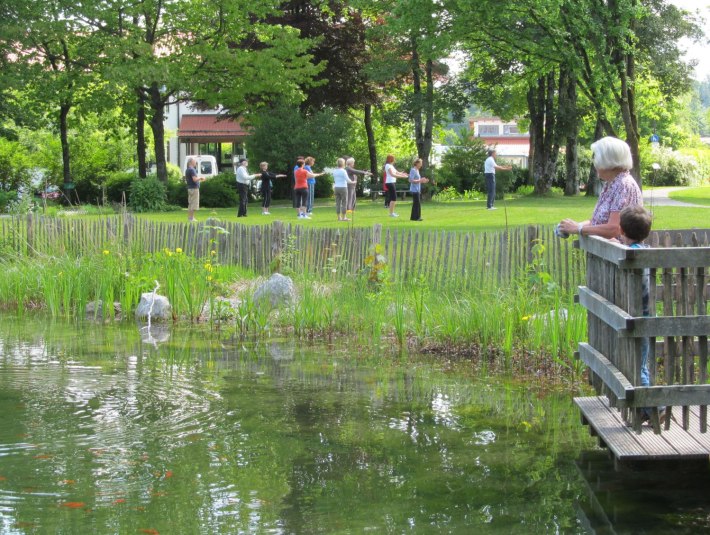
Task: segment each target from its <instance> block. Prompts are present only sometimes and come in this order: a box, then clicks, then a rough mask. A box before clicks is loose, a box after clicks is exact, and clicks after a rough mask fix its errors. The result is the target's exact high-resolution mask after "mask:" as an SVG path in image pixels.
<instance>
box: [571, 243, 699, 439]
mask: <svg viewBox="0 0 710 535" xmlns="http://www.w3.org/2000/svg"><path fill="white" fill-rule="evenodd" d="M709 240H710V231H707V230H704V231H673V232H657V233H654V234H653V235H652V236H651V238H650V240H649V242H650V244H651V246H652V247H651V248H648V249H630V248H627V247H625V246H623V245H620V244H618V243H612V242H609V241H608V240H604V239H601V238H596V237H585V238H582V239H581V240H580V241H579V244H580V247H581V249H582V250H584V251H585V252H586V256H587V281H586V286H582V287H580V288H579V302H580V303H581V304H582V305H583V306H584V307H585V308H586V309H587V310H588V322H589V323H588V333H589V341H588V343H582V344H580V347H579V354H580V357H581V358H582V359H583V360H584V362H585V363H586V364H587V365H588V366H589V368H590V370H591V372H592V373H591V374H590V377H591V381H592V384H593V385H594V386H595V388H596V390H597V393H598V394H600V395H606V396H607V397H608V398H609V402H610V405H611V406H616V407H618V408H620V409H621V410H622V413H623V417H624V419H626V420H627V421H631V422H632V423H633V426H634V427H635V429H636V430H637V431H640V425H641V415H642V409H643V408H650V409H651V413H652V417H651V419H652V424H653V425H654V429H655V430H656V432H657V433H660V432H661V425H660V422H659V420H658V411H657V409H658V408H663V407H665V408H666V414H665V418H664V420H665V426H664V428H665V429H666V430H667V429H669V428H670V425H671V421H672V420H675V421H677V422H679V423H680V425H682V426H683V428H684V429H686V430H687V429H688V427H689V426H690V422H691V415H692V419H693V420H694V421H695V420H696V419H697V421H698V425H699V431H700V432H701V433H705V432H706V431H707V406H708V404H710V385H708V384H707V382H708V334H709V333H710V314H709V310H708V303H709V302H710V284H709V283H710V276H709V266H710V244H709ZM645 270H646V272H647V273H648V275H649V277H648V280H649V309H650V316H647V317H645V316H644V314H643V304H642V295H643V281H644V271H645ZM643 339H647V340H650V342H651V343H650V344H649V357H648V363H649V371H650V375H651V379H652V384H653V385H655V386H649V387H641V386H639V385H640V365H641V350H642V343H643ZM657 340H660V341H658V342H657ZM676 411H677V413H676ZM691 411H694V412H691ZM678 414H679V415H680V416H679V417H678V418H676V417H677V415H678Z"/></svg>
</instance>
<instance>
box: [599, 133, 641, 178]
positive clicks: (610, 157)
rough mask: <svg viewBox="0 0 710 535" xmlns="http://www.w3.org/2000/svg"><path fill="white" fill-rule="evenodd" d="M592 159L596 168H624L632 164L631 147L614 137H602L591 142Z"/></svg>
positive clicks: (626, 168)
mask: <svg viewBox="0 0 710 535" xmlns="http://www.w3.org/2000/svg"><path fill="white" fill-rule="evenodd" d="M592 161H593V162H594V167H596V168H597V169H625V170H626V171H628V170H630V169H631V168H632V167H633V166H634V162H633V159H632V158H631V149H629V146H628V145H627V144H626V142H625V141H622V140H621V139H619V138H616V137H611V136H607V137H603V138H601V139H600V140H599V141H595V142H594V143H592Z"/></svg>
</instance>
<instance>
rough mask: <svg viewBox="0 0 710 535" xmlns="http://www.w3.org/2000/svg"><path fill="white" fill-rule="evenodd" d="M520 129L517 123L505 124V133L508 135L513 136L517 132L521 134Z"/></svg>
mask: <svg viewBox="0 0 710 535" xmlns="http://www.w3.org/2000/svg"><path fill="white" fill-rule="evenodd" d="M519 133H520V131H519V130H518V125H515V124H506V125H503V134H504V135H506V136H512V135H515V134H519Z"/></svg>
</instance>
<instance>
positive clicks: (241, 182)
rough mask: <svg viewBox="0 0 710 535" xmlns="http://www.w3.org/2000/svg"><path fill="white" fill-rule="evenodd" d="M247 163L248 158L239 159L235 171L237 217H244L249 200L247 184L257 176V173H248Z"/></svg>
mask: <svg viewBox="0 0 710 535" xmlns="http://www.w3.org/2000/svg"><path fill="white" fill-rule="evenodd" d="M247 165H249V160H247V159H246V158H242V159H241V160H239V166H238V167H237V171H236V172H237V191H238V192H239V211H238V212H237V217H246V215H247V203H248V202H249V184H250V183H251V181H252V180H254V179H255V178H256V177H258V176H259V173H254V174H253V175H250V174H249V171H247Z"/></svg>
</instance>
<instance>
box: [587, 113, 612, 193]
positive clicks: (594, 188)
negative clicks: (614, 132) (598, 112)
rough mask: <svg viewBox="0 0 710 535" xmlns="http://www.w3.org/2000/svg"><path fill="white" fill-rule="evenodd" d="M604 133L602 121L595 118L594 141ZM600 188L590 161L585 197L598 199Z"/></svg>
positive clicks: (599, 118) (604, 128)
mask: <svg viewBox="0 0 710 535" xmlns="http://www.w3.org/2000/svg"><path fill="white" fill-rule="evenodd" d="M607 122H608V121H607ZM605 131H606V127H605V125H604V119H603V118H601V117H597V123H596V125H594V141H597V140H599V139H601V138H602V136H603V135H604V132H605ZM601 187H602V182H601V180H599V177H598V176H597V170H596V169H595V167H594V161H592V163H591V165H590V166H589V176H588V178H587V197H598V196H599V192H600V191H601Z"/></svg>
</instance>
